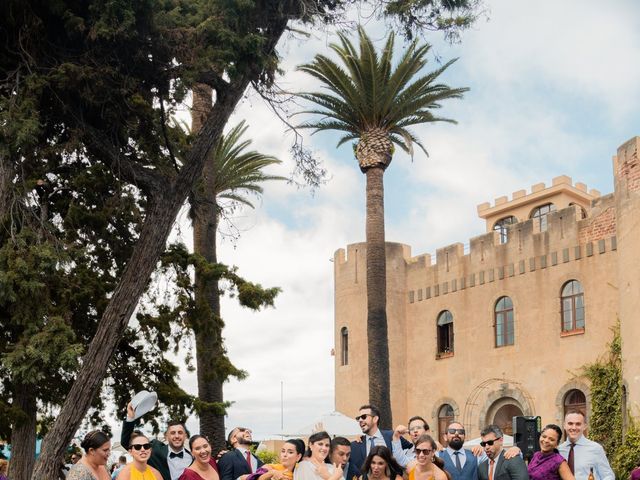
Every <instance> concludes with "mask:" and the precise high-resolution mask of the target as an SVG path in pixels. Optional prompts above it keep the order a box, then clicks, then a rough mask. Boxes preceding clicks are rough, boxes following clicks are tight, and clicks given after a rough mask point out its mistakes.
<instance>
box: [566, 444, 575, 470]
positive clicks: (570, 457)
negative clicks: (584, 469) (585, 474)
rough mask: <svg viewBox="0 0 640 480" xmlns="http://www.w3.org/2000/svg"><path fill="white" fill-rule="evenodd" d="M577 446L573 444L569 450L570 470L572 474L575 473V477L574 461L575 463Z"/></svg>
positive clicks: (568, 461)
mask: <svg viewBox="0 0 640 480" xmlns="http://www.w3.org/2000/svg"><path fill="white" fill-rule="evenodd" d="M575 446H576V444H575V443H572V444H571V448H569V458H567V463H568V464H569V470H571V473H573V474H574V475H575V473H574V471H573V461H574V457H573V447H575Z"/></svg>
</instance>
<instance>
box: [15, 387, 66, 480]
mask: <svg viewBox="0 0 640 480" xmlns="http://www.w3.org/2000/svg"><path fill="white" fill-rule="evenodd" d="M14 403H15V405H16V406H17V407H19V408H20V410H22V412H23V413H24V415H25V416H24V418H21V419H20V420H19V421H17V422H16V423H15V425H14V426H13V429H12V431H11V448H12V450H11V461H10V462H9V475H8V476H9V478H11V479H12V480H29V478H30V477H31V472H32V471H33V466H34V464H35V461H36V412H37V409H36V397H35V394H34V391H33V388H31V387H29V386H28V385H22V384H20V385H17V386H16V389H15V400H14ZM61 466H62V465H61Z"/></svg>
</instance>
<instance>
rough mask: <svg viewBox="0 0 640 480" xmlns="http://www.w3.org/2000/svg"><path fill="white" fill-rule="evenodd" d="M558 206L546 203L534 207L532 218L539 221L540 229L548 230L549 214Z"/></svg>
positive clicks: (542, 230)
mask: <svg viewBox="0 0 640 480" xmlns="http://www.w3.org/2000/svg"><path fill="white" fill-rule="evenodd" d="M555 210H556V206H555V205H554V204H553V203H545V204H544V205H540V206H539V207H536V208H534V209H533V212H531V215H530V218H533V219H534V222H539V225H540V231H541V232H545V231H546V230H547V215H549V214H550V213H551V212H555Z"/></svg>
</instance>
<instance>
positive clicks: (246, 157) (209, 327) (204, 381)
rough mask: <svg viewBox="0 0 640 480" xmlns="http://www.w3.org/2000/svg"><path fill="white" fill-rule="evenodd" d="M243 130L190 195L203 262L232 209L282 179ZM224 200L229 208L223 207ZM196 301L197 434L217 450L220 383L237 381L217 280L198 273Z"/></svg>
mask: <svg viewBox="0 0 640 480" xmlns="http://www.w3.org/2000/svg"><path fill="white" fill-rule="evenodd" d="M207 97H208V92H206V91H200V92H194V112H193V113H192V118H193V120H194V123H193V127H194V130H195V128H197V127H198V126H199V120H201V118H198V117H199V116H200V114H201V113H202V112H203V111H205V112H206V110H207V108H206V107H207V105H210V103H208V102H210V101H211V100H210V97H208V98H209V100H208V102H207ZM246 130H247V126H245V124H244V122H241V123H240V124H238V125H237V126H235V127H234V128H233V129H231V130H230V131H229V133H228V134H227V135H224V136H223V137H222V138H221V140H220V142H218V144H217V146H216V148H215V149H214V150H212V152H211V154H210V158H209V160H208V162H207V165H206V166H205V169H204V171H203V176H202V179H201V181H200V183H199V185H198V188H197V191H196V192H195V193H194V195H193V196H192V209H191V216H192V219H193V238H194V251H195V252H196V253H198V254H200V255H202V256H203V257H204V258H205V260H207V262H209V263H211V264H215V263H217V262H218V256H217V231H218V226H219V222H220V218H221V215H223V214H224V213H225V211H228V210H229V209H232V208H233V207H234V206H235V205H238V204H243V205H246V206H249V207H251V208H253V206H254V205H253V203H252V199H251V198H250V196H251V195H255V196H260V195H261V194H262V193H263V189H262V185H261V184H262V183H264V182H266V181H269V180H285V178H284V177H279V176H274V175H267V174H266V173H264V171H263V170H264V169H265V168H266V167H268V166H270V165H273V164H277V163H280V160H278V159H277V158H275V157H271V156H268V155H263V154H261V153H259V152H256V151H248V150H247V149H248V148H249V146H250V145H251V141H250V140H244V139H242V137H243V135H244V134H245V132H246ZM224 200H226V201H228V203H226V204H223V203H222V202H223V201H224ZM195 287H196V288H195V292H196V293H195V297H196V305H197V312H196V314H195V315H194V317H195V318H192V325H193V329H194V334H195V339H196V367H197V377H198V402H197V405H196V406H197V410H198V414H199V417H200V433H202V434H203V435H206V436H208V437H209V438H210V439H211V443H212V445H213V447H214V449H215V450H216V451H219V450H221V449H223V448H224V447H225V435H224V431H225V428H224V408H223V405H224V395H223V391H222V386H223V383H224V382H225V381H226V380H227V379H228V378H229V377H230V376H241V375H242V374H243V372H241V371H239V370H237V369H236V368H235V367H234V366H233V365H232V364H231V362H230V361H229V359H228V358H227V356H226V349H225V346H224V342H223V338H222V329H223V327H224V322H223V321H222V317H221V315H220V289H219V285H218V281H217V280H215V279H211V278H207V277H206V276H205V275H200V274H198V273H196V283H195Z"/></svg>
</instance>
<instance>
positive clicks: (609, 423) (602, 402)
mask: <svg viewBox="0 0 640 480" xmlns="http://www.w3.org/2000/svg"><path fill="white" fill-rule="evenodd" d="M612 330H613V339H612V341H611V343H610V344H609V352H608V355H607V356H606V357H605V358H602V359H600V360H598V361H596V362H594V363H591V364H589V365H586V366H585V367H584V368H583V371H584V374H585V375H586V377H587V378H588V379H589V380H590V382H591V418H590V419H589V436H590V437H591V439H592V440H594V441H596V442H598V443H600V444H602V446H603V447H604V449H605V451H606V452H607V454H608V455H609V456H611V455H614V454H615V452H616V450H617V448H618V446H619V445H620V443H621V441H622V437H621V435H619V434H617V433H613V434H612V432H622V357H621V338H620V323H619V322H618V323H616V325H615V326H614V327H613V329H612Z"/></svg>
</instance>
